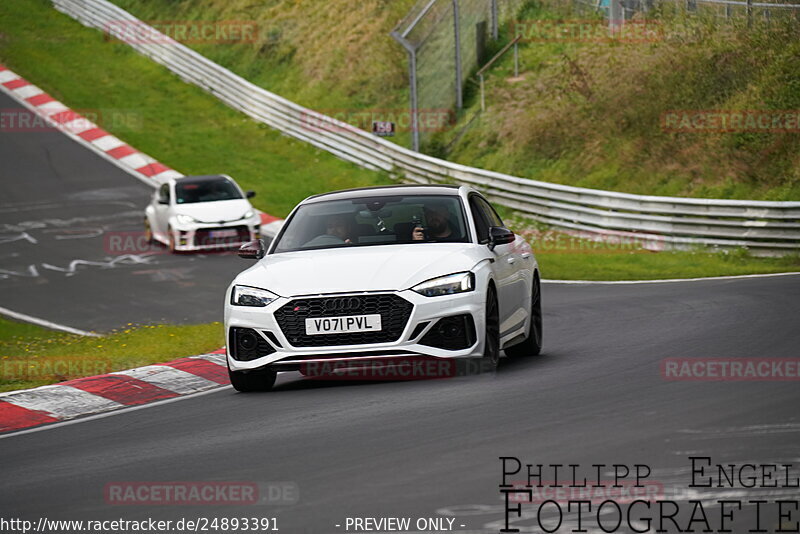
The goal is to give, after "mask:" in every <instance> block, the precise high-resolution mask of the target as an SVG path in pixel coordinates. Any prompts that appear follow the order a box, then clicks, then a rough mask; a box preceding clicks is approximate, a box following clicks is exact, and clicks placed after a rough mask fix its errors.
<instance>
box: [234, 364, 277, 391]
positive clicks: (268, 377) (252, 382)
mask: <svg viewBox="0 0 800 534" xmlns="http://www.w3.org/2000/svg"><path fill="white" fill-rule="evenodd" d="M277 376H278V373H276V372H275V371H265V370H258V371H231V368H230V367H228V378H229V379H230V381H231V385H232V386H233V389H235V390H236V391H240V392H242V393H250V392H252V391H269V390H270V389H272V386H273V385H274V384H275V379H276V378H277Z"/></svg>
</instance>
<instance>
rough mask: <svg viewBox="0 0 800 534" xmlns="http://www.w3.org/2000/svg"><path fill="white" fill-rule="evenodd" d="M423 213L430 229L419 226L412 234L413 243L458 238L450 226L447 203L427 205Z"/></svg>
mask: <svg viewBox="0 0 800 534" xmlns="http://www.w3.org/2000/svg"><path fill="white" fill-rule="evenodd" d="M423 213H424V215H425V221H426V222H427V223H428V227H427V228H423V227H422V225H419V224H418V225H417V226H416V227H415V228H414V230H413V232H412V233H411V239H412V240H413V241H425V239H433V240H436V241H447V240H448V239H454V238H457V237H458V236H456V235H455V232H454V231H453V227H452V226H451V224H450V210H448V209H447V205H446V204H445V203H443V202H437V203H430V204H427V205H425V207H424V208H423Z"/></svg>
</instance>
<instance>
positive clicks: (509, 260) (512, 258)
mask: <svg viewBox="0 0 800 534" xmlns="http://www.w3.org/2000/svg"><path fill="white" fill-rule="evenodd" d="M506 261H507V262H508V263H510V264H513V263H514V262H515V261H517V259H516V258H514V257H513V256H512V257H510V258H508V259H507V260H506Z"/></svg>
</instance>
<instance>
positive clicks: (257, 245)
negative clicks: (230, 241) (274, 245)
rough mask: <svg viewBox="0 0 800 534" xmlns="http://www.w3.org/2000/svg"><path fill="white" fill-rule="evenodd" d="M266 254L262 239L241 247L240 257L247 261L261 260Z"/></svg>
mask: <svg viewBox="0 0 800 534" xmlns="http://www.w3.org/2000/svg"><path fill="white" fill-rule="evenodd" d="M266 253H267V248H266V247H265V246H264V242H263V241H261V240H260V239H256V240H255V241H250V242H248V243H245V244H244V245H242V246H241V247H239V257H240V258H244V259H246V260H260V259H261V258H263V257H264V255H265V254H266Z"/></svg>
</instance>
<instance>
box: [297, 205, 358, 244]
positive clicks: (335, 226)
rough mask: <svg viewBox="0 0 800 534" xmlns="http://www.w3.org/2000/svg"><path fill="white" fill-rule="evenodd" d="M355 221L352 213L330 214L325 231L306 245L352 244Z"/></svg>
mask: <svg viewBox="0 0 800 534" xmlns="http://www.w3.org/2000/svg"><path fill="white" fill-rule="evenodd" d="M354 236H355V221H354V220H353V217H352V215H350V214H347V213H337V214H334V215H329V216H328V219H327V221H326V222H325V233H324V234H322V235H319V236H317V237H315V238H314V239H312V240H311V241H309V242H307V243H306V244H305V245H304V246H306V247H323V246H330V245H341V244H346V245H351V244H353V242H354V239H355V237H354Z"/></svg>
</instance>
